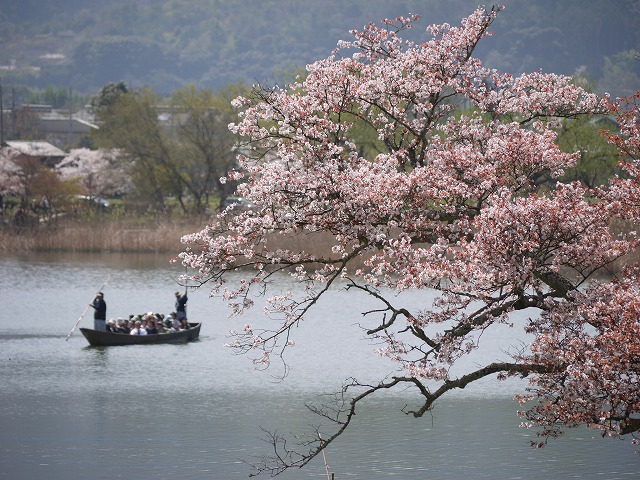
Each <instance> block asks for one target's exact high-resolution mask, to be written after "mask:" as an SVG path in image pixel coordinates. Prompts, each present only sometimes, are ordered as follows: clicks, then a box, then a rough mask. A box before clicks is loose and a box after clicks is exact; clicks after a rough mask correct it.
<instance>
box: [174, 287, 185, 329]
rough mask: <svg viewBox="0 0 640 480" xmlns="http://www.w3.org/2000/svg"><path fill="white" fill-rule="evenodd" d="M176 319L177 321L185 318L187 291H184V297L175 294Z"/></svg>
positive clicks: (178, 293)
mask: <svg viewBox="0 0 640 480" xmlns="http://www.w3.org/2000/svg"><path fill="white" fill-rule="evenodd" d="M176 318H177V319H178V321H180V320H182V319H183V318H187V290H186V289H185V290H184V295H180V292H176Z"/></svg>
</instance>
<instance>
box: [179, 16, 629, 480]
mask: <svg viewBox="0 0 640 480" xmlns="http://www.w3.org/2000/svg"><path fill="white" fill-rule="evenodd" d="M499 10H500V8H494V9H491V10H484V9H478V10H477V11H475V12H474V13H473V14H472V15H470V16H469V17H468V18H465V19H464V20H463V21H462V23H461V24H460V26H457V27H452V26H449V25H439V26H435V25H434V26H431V27H430V28H429V30H430V33H431V37H430V38H429V39H428V40H426V41H425V42H424V43H419V44H418V43H411V42H408V41H404V40H402V39H401V33H402V31H403V30H405V29H407V28H411V27H412V25H413V24H414V22H415V20H416V18H417V17H411V18H397V19H395V20H392V21H388V20H387V21H383V22H382V25H381V26H376V25H374V24H369V25H367V26H366V27H365V28H364V29H363V30H362V31H353V32H352V33H353V36H354V39H353V40H352V41H351V42H342V43H341V44H340V45H339V48H338V49H337V50H336V51H335V52H334V53H333V55H332V56H330V57H329V58H327V59H324V60H320V61H317V62H315V63H313V64H311V65H309V66H308V75H307V76H306V77H305V78H304V79H299V80H298V81H297V82H296V83H293V84H291V85H288V86H287V87H286V88H283V89H280V88H259V87H257V88H256V90H255V92H254V93H255V95H254V96H253V97H241V98H238V99H237V100H236V105H237V106H238V107H239V108H240V110H241V120H240V121H239V123H237V124H234V125H232V126H231V129H232V130H233V131H234V132H236V133H239V134H241V135H243V136H244V137H245V138H247V144H246V145H243V146H242V148H240V149H239V151H241V152H242V154H241V155H240V156H239V162H240V168H239V169H238V171H237V172H236V173H235V174H234V176H233V178H234V179H242V181H243V182H244V183H242V184H241V186H240V187H239V193H240V194H241V195H242V196H244V197H246V198H247V199H249V200H250V201H251V202H252V203H253V205H254V206H255V207H254V208H253V209H250V210H246V211H243V212H239V213H238V212H234V211H232V210H227V211H226V212H223V213H222V214H221V215H220V216H219V217H218V219H217V220H216V221H215V222H213V223H212V224H211V225H209V226H207V227H206V228H204V229H203V230H202V231H201V232H198V233H194V234H190V235H187V236H185V237H184V238H183V241H184V243H185V244H187V245H188V247H187V249H186V251H185V252H183V253H182V254H181V258H182V261H183V263H184V264H185V265H186V266H188V267H190V268H191V269H193V270H192V271H193V277H192V278H194V279H196V280H198V281H200V282H202V283H203V284H204V283H206V284H208V285H210V286H211V287H212V291H213V293H214V294H216V295H219V296H221V297H222V298H223V299H225V300H226V301H227V302H228V303H229V305H230V307H231V310H232V313H233V314H235V315H242V314H243V313H245V312H246V311H247V310H249V309H250V308H251V307H253V306H254V302H255V297H254V295H253V293H261V292H263V290H265V289H266V291H268V287H269V280H270V279H271V278H272V276H273V275H274V274H275V273H277V272H282V271H286V272H288V273H290V274H291V275H292V276H293V277H294V278H295V279H296V280H297V281H299V282H300V283H301V284H303V285H305V286H306V289H305V292H307V293H306V295H305V296H303V297H300V298H298V297H295V296H292V295H274V296H272V297H270V298H269V297H268V296H267V299H266V301H265V304H264V310H265V313H266V315H265V316H264V323H262V324H255V325H249V324H247V325H245V327H244V328H243V329H238V330H237V331H236V332H235V341H234V342H232V343H231V345H230V346H231V347H232V348H235V349H238V351H241V352H247V353H249V352H257V353H258V355H255V356H254V358H255V361H256V362H259V363H260V364H263V365H268V364H269V362H270V361H271V360H272V359H273V358H274V357H276V356H277V357H282V356H283V355H286V351H287V349H288V348H292V346H293V344H294V341H295V337H294V333H295V332H294V331H293V330H292V329H293V327H296V326H300V324H301V320H302V319H303V318H304V317H305V315H306V314H307V312H308V311H309V310H310V309H313V308H314V305H315V304H316V302H317V301H318V300H319V298H320V297H321V296H322V295H323V294H324V293H325V292H326V291H327V290H328V289H330V288H345V286H346V288H348V289H349V290H350V291H352V292H361V293H363V294H366V295H369V296H371V297H373V298H374V299H376V301H377V302H379V308H378V309H375V310H373V311H370V312H368V313H367V315H366V316H365V317H364V318H365V321H368V322H369V323H368V325H367V327H366V330H365V333H366V335H367V336H368V337H370V338H371V339H372V340H374V341H376V343H378V344H379V343H380V342H383V343H384V348H380V349H379V350H378V353H380V354H382V355H384V356H387V357H388V358H389V359H390V360H391V361H393V362H396V363H397V367H398V368H397V371H396V372H395V375H394V376H386V375H385V376H384V377H383V378H381V380H380V381H379V383H377V384H374V385H371V384H367V385H361V384H359V383H358V382H357V381H355V380H352V381H349V383H347V384H345V385H343V387H342V391H341V392H339V394H338V395H337V396H336V397H335V399H336V403H335V404H332V405H331V406H328V407H315V408H314V410H315V412H316V413H318V414H320V415H321V416H322V417H323V418H325V419H327V420H330V422H329V424H330V425H329V427H325V428H324V429H323V428H321V427H318V430H317V431H315V432H311V433H310V434H309V436H308V437H299V440H300V444H299V446H298V448H293V449H292V448H290V444H289V443H287V442H286V440H285V439H284V438H283V437H280V436H279V435H276V434H273V436H272V438H271V440H272V443H273V446H274V448H275V452H274V455H273V457H265V458H264V459H263V460H262V461H261V463H260V464H258V465H256V467H257V469H258V471H266V472H268V473H271V474H277V473H279V472H281V471H283V470H284V469H286V468H288V467H290V466H303V465H305V464H306V463H307V462H308V461H309V460H310V459H312V458H313V457H314V456H315V455H317V454H318V453H319V452H321V451H322V449H323V448H324V447H326V446H327V445H328V444H330V443H332V442H334V441H336V439H338V438H339V436H340V434H341V433H343V432H344V431H345V429H347V428H348V427H349V425H350V424H351V422H352V421H354V418H355V417H354V415H355V413H356V411H357V410H358V408H359V404H360V402H361V401H362V400H363V399H365V398H367V397H370V396H372V395H374V394H376V393H377V392H379V391H385V390H388V389H393V388H407V387H412V388H415V390H416V391H417V392H418V393H419V394H420V395H421V399H422V400H421V403H420V404H418V405H416V406H415V408H413V409H412V410H411V411H410V412H408V413H410V414H413V415H415V416H422V415H423V414H424V413H425V412H427V411H429V410H430V409H431V408H432V406H433V404H434V402H435V401H436V400H438V399H439V398H440V397H442V396H443V395H445V394H447V392H450V391H452V390H455V389H461V388H465V386H467V385H468V384H470V383H472V382H475V381H478V380H480V379H482V378H485V377H488V376H494V377H498V378H507V377H513V376H516V377H527V378H528V381H529V387H528V388H527V389H525V390H524V391H523V392H522V394H521V395H519V396H518V400H519V401H520V402H521V403H522V404H523V406H524V410H523V411H522V412H520V415H522V416H523V417H524V418H525V421H526V422H530V423H531V424H532V425H536V426H538V427H539V435H540V441H536V442H534V444H535V445H542V444H544V443H545V439H546V438H548V437H550V436H555V435H558V434H559V433H560V432H561V431H562V429H563V428H568V427H573V426H577V425H585V424H586V425H589V426H591V427H594V428H597V429H600V430H601V431H602V433H603V434H605V435H613V436H618V435H626V434H631V435H633V433H634V432H637V431H638V430H639V429H640V395H639V393H638V392H639V388H638V387H639V384H638V370H639V368H640V365H639V360H638V359H639V358H640V355H639V354H640V323H639V322H638V318H640V301H639V300H638V298H639V295H638V294H639V293H640V292H639V291H638V290H639V289H640V287H639V282H638V279H639V278H638V276H639V273H640V270H639V269H638V268H636V267H633V266H630V267H627V268H625V269H617V270H615V271H614V270H613V269H612V265H613V264H614V262H616V261H618V260H619V259H621V258H622V257H624V256H625V255H627V254H629V253H630V252H631V251H632V250H633V249H634V248H635V247H636V246H637V240H636V237H635V235H634V234H633V233H626V234H614V233H613V231H612V229H611V225H612V222H618V223H620V222H623V221H624V222H628V223H631V224H633V223H634V222H636V221H637V220H638V215H639V213H640V209H639V207H640V195H639V192H640V190H639V189H638V183H637V178H638V173H639V172H638V167H637V165H636V163H635V160H636V158H637V156H638V154H639V153H640V147H639V142H640V140H639V139H640V135H639V132H638V127H637V119H638V109H637V108H631V109H625V108H623V107H622V106H621V105H619V106H618V107H615V105H613V104H612V103H611V102H610V101H609V99H608V98H607V97H604V98H602V97H599V96H597V95H595V94H593V93H589V92H588V91H585V90H584V89H583V88H581V87H580V86H578V85H576V84H575V83H573V82H572V80H571V79H570V78H568V77H564V76H559V75H553V74H543V73H532V74H523V75H520V76H512V75H509V74H501V73H499V72H497V71H493V70H490V69H487V68H485V67H484V66H483V65H482V64H481V62H480V61H479V60H478V59H477V58H475V57H474V56H473V51H474V49H475V47H476V44H477V43H478V41H480V39H482V38H483V37H484V36H486V35H488V29H489V27H490V25H491V23H492V21H493V20H494V18H495V17H496V15H497V14H498V12H499ZM349 51H353V53H352V54H351V55H345V54H344V52H349ZM632 107H633V105H632ZM612 108H620V110H619V111H618V113H619V114H620V115H623V117H624V118H623V119H622V120H623V122H622V124H621V127H622V131H621V134H620V135H617V136H615V135H613V136H611V140H612V141H613V142H614V143H616V144H617V146H618V147H619V149H620V150H621V152H623V154H624V157H621V158H624V163H623V166H624V167H625V168H626V171H627V173H628V176H627V177H625V179H617V180H615V181H613V182H612V183H611V185H610V186H605V187H601V188H598V189H593V188H587V187H586V186H584V185H581V184H579V183H577V182H575V183H561V182H560V181H558V180H557V179H559V177H560V176H561V175H562V172H563V169H565V168H569V167H571V166H573V165H575V162H576V159H577V157H578V152H574V153H565V152H563V151H561V150H560V149H559V148H558V147H557V145H556V144H555V143H554V141H555V139H556V132H555V128H556V127H557V126H558V125H559V124H560V123H561V122H563V121H565V119H571V118H576V117H580V116H585V115H587V116H589V115H598V114H604V113H608V112H610V111H611V109H612ZM362 129H370V131H372V132H375V137H376V138H377V140H376V142H377V143H376V144H377V145H379V146H380V147H381V148H380V150H379V152H378V153H377V154H373V155H372V154H370V153H369V152H370V151H371V149H370V148H365V146H364V145H363V144H361V143H359V139H361V138H362V136H361V135H359V134H356V132H361V131H362ZM368 146H369V147H370V144H369V145H368ZM541 178H553V179H556V180H554V181H553V182H548V181H546V182H541V181H540V179H541ZM631 230H632V229H627V231H631ZM312 235H325V236H327V237H329V238H330V239H331V247H332V248H331V250H330V251H327V252H324V253H318V252H311V251H306V250H304V249H299V250H292V249H289V250H288V249H284V248H280V246H279V242H278V240H277V239H278V237H279V236H282V237H283V238H284V237H292V236H301V237H305V236H312ZM232 272H234V273H235V272H240V273H241V274H244V279H243V280H242V281H240V282H239V283H238V282H235V281H233V282H227V277H228V276H229V275H228V274H230V273H232ZM601 273H607V274H609V276H608V277H606V278H607V279H606V280H604V279H603V278H604V277H602V276H601V275H600V274H601ZM596 277H597V278H599V280H596ZM416 289H425V290H427V289H428V290H431V291H437V292H438V295H437V299H436V301H435V302H433V303H432V304H431V303H428V304H426V303H425V304H423V305H416V304H411V305H409V304H406V303H403V300H404V298H405V297H403V294H402V293H403V292H405V291H407V290H416ZM524 310H526V311H527V312H530V315H529V320H528V321H526V322H525V323H524V324H521V323H519V324H513V319H512V314H513V313H514V312H517V311H524ZM361 313H362V312H356V311H354V312H341V315H342V316H346V317H349V316H351V318H352V319H355V318H357V319H358V320H360V318H361ZM274 319H278V322H277V324H275V326H274V323H273V321H274ZM347 321H349V320H347ZM353 321H354V320H351V323H353ZM504 324H509V325H511V324H513V326H514V328H515V327H518V328H521V329H523V330H525V331H526V332H527V333H528V334H529V335H530V338H532V339H533V340H532V342H531V344H530V345H528V346H526V348H521V349H519V350H517V351H515V350H514V351H513V352H512V355H511V356H510V360H508V361H505V360H503V359H501V358H502V356H501V357H500V359H499V358H496V359H495V361H493V362H489V363H487V364H484V365H475V364H473V365H472V366H471V367H468V368H467V370H466V371H464V372H462V373H459V374H458V373H456V374H455V375H453V374H452V373H451V372H452V371H453V370H452V367H453V366H457V365H459V364H460V363H461V362H462V361H463V360H464V359H465V357H467V356H468V355H469V354H470V353H471V352H473V351H474V350H475V349H476V348H477V347H478V344H479V341H480V338H481V336H482V337H486V336H489V335H492V334H494V332H495V330H496V328H498V327H500V326H501V325H504ZM456 372H457V370H456ZM330 428H333V430H330ZM320 433H322V435H319V434H320Z"/></svg>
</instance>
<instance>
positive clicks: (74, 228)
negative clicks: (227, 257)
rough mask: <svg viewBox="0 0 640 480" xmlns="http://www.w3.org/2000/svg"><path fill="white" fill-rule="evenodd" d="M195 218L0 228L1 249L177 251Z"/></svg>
mask: <svg viewBox="0 0 640 480" xmlns="http://www.w3.org/2000/svg"><path fill="white" fill-rule="evenodd" d="M201 228H202V225H201V224H200V223H198V222H196V221H193V222H186V221H172V220H168V221H161V222H158V221H156V222H142V221H136V222H131V221H118V220H109V219H95V220H91V221H85V222H59V223H58V222H56V223H52V224H44V225H43V224H41V225H37V226H27V227H25V228H21V229H16V228H4V229H0V251H2V252H71V253H76V252H101V253H108V252H111V253H170V252H172V253H178V252H180V251H181V250H182V249H183V245H182V244H181V242H180V238H181V237H182V236H183V235H186V234H189V233H192V232H196V231H198V230H199V229H201Z"/></svg>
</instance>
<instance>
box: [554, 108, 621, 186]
mask: <svg viewBox="0 0 640 480" xmlns="http://www.w3.org/2000/svg"><path fill="white" fill-rule="evenodd" d="M614 128H615V123H614V122H613V121H612V120H609V119H608V118H596V119H589V118H585V117H579V118H575V119H567V120H565V122H564V123H563V125H562V127H561V128H560V131H559V132H558V140H557V143H558V146H559V147H560V148H561V149H562V150H563V151H564V152H568V153H573V152H579V154H580V156H579V157H578V160H577V162H576V166H575V167H573V168H568V169H566V171H565V175H564V177H563V181H574V180H577V181H580V182H582V183H584V184H585V185H587V186H589V187H596V186H600V185H604V184H607V183H608V181H609V179H610V178H611V177H612V176H613V175H614V173H616V165H617V163H618V161H619V160H620V157H619V155H618V152H617V150H616V148H615V146H613V145H611V144H610V143H609V142H607V140H606V138H605V137H604V136H602V135H601V134H600V133H599V132H600V130H610V131H613V130H614Z"/></svg>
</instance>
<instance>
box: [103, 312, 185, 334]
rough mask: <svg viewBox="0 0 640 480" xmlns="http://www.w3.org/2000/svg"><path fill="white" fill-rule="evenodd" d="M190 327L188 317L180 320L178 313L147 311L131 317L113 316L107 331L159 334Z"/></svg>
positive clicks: (108, 323) (107, 325)
mask: <svg viewBox="0 0 640 480" xmlns="http://www.w3.org/2000/svg"><path fill="white" fill-rule="evenodd" d="M189 328H190V325H189V322H188V321H187V319H186V318H182V319H180V320H178V318H177V316H176V313H175V312H171V314H169V315H166V316H165V315H164V314H162V313H152V312H149V313H145V314H142V315H129V318H112V319H110V320H109V321H108V322H107V324H106V331H107V332H112V333H123V334H126V335H157V334H159V333H175V332H179V331H182V330H188V329H189Z"/></svg>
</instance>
